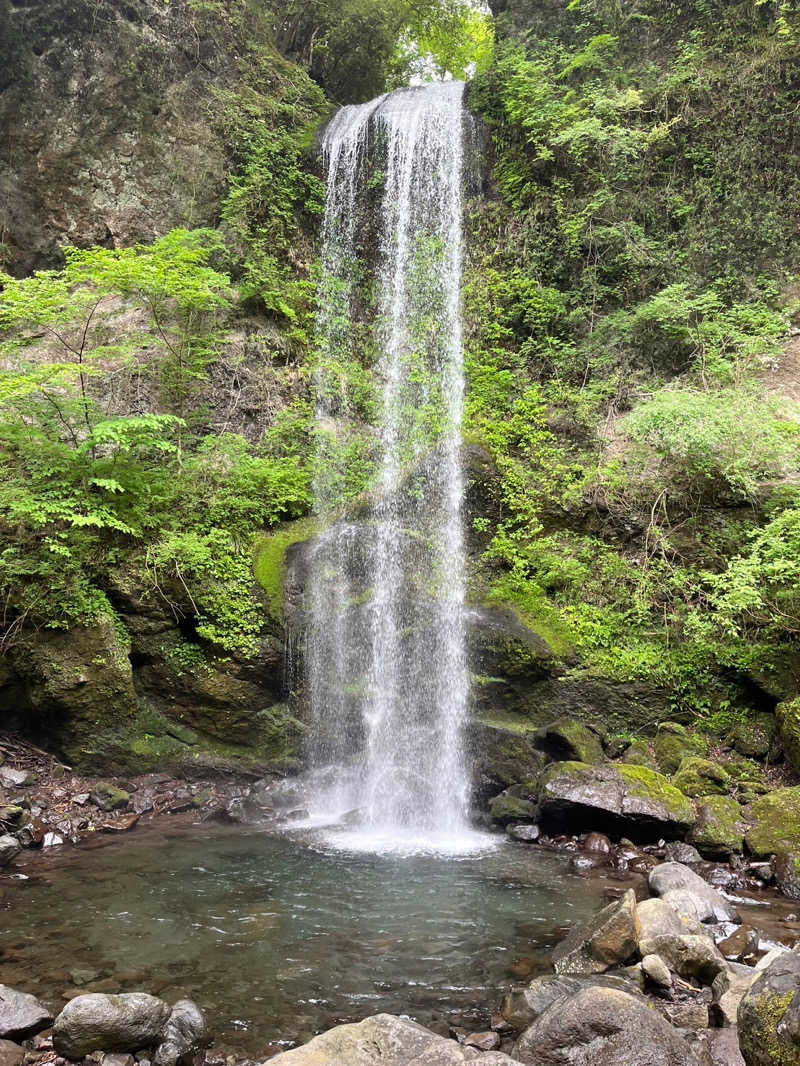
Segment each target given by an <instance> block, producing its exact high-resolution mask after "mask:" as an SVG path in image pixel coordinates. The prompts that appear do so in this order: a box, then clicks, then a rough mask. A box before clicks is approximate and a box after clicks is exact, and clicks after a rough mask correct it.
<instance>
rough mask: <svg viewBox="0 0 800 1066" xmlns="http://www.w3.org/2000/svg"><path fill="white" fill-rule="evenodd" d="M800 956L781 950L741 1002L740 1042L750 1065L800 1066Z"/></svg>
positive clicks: (793, 952) (757, 977)
mask: <svg viewBox="0 0 800 1066" xmlns="http://www.w3.org/2000/svg"><path fill="white" fill-rule="evenodd" d="M798 992H800V955H798V954H797V952H795V951H783V952H780V954H778V955H777V956H776V957H775V958H774V959H773V960H772V962H770V963H769V965H768V966H766V967H765V968H764V969H763V970H761V971H760V973H758V975H757V976H756V979H755V980H754V981H753V983H752V984H751V985H750V987H749V988H748V990H747V992H746V993H745V995H744V996H743V997H742V1000H741V1002H740V1003H739V1010H738V1023H739V1045H740V1047H741V1050H742V1055H743V1057H744V1061H745V1062H746V1063H747V1066H800V996H798Z"/></svg>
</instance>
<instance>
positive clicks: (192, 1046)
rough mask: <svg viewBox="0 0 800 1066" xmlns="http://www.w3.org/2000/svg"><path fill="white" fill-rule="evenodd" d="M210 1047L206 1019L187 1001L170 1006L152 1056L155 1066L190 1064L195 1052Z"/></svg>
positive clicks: (180, 1001)
mask: <svg viewBox="0 0 800 1066" xmlns="http://www.w3.org/2000/svg"><path fill="white" fill-rule="evenodd" d="M208 1044H209V1033H208V1024H207V1023H206V1016H205V1014H203V1012H202V1011H201V1010H200V1008H199V1007H198V1006H197V1004H196V1003H193V1002H192V1000H190V999H179V1000H178V1002H177V1003H176V1004H175V1005H174V1006H173V1008H172V1013H171V1014H170V1016H169V1018H168V1019H167V1024H166V1025H165V1026H164V1031H163V1033H162V1036H161V1043H160V1044H159V1045H158V1047H157V1048H156V1053H155V1055H154V1056H153V1062H154V1063H155V1066H178V1064H181V1066H183V1064H186V1063H189V1062H191V1059H192V1056H193V1054H194V1052H196V1051H199V1050H200V1049H201V1048H204V1047H206V1046H207V1045H208Z"/></svg>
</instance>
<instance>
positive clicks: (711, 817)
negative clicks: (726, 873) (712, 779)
mask: <svg viewBox="0 0 800 1066" xmlns="http://www.w3.org/2000/svg"><path fill="white" fill-rule="evenodd" d="M676 780H677V778H676ZM695 810H696V811H697V821H696V822H695V824H694V825H693V826H692V829H691V831H690V833H689V836H688V838H687V839H688V840H690V841H691V842H692V843H693V844H696V845H697V847H698V848H699V849H700V851H701V852H702V853H703V854H704V855H706V856H707V857H708V858H710V859H724V858H726V857H727V856H728V855H730V854H731V853H732V852H734V853H737V854H739V853H741V851H742V848H743V846H744V834H745V832H746V830H747V825H746V824H745V823H744V822H743V821H742V809H741V807H740V806H739V804H738V803H737V802H736V800H735V799H733V797H732V796H715V795H711V796H701V797H700V798H699V799H698V800H697V802H696V804H695Z"/></svg>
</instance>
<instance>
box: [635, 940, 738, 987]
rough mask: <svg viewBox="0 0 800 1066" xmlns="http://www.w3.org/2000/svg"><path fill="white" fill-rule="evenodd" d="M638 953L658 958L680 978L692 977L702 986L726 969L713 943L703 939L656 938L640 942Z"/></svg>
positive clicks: (708, 983) (709, 982) (723, 960)
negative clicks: (700, 982) (657, 956)
mask: <svg viewBox="0 0 800 1066" xmlns="http://www.w3.org/2000/svg"><path fill="white" fill-rule="evenodd" d="M639 950H640V951H641V953H642V955H659V956H660V957H661V958H662V959H663V960H664V962H665V963H666V964H667V966H669V968H670V970H672V972H673V973H676V974H678V975H679V976H680V977H696V978H697V980H698V981H702V983H703V984H706V985H710V984H711V983H712V981H713V980H714V978H715V977H716V976H717V974H718V973H722V972H723V971H724V970H725V969H726V966H727V964H726V962H725V959H724V958H723V957H722V955H721V954H720V952H719V951H718V950H717V948H716V946H715V944H714V943H713V941H712V940H710V939H709V938H708V937H705V936H692V935H684V936H674V935H670V934H667V935H664V936H657V937H653V939H652V940H641V941H640V942H639Z"/></svg>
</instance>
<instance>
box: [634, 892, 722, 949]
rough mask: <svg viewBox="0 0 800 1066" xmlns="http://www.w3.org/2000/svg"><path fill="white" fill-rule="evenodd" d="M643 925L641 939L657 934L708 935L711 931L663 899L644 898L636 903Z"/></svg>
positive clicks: (648, 938)
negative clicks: (679, 912)
mask: <svg viewBox="0 0 800 1066" xmlns="http://www.w3.org/2000/svg"><path fill="white" fill-rule="evenodd" d="M636 913H637V915H638V918H639V924H640V926H641V930H642V931H641V933H640V936H639V940H640V942H641V941H645V940H652V939H653V938H654V937H657V936H665V935H673V936H686V935H703V934H705V935H707V936H709V935H710V933H709V932H708V931H707V929H706V927H705V926H703V925H701V923H700V922H698V921H697V919H696V918H687V917H685V916H683V915H681V914H678V912H677V911H676V910H675V908H674V907H673V906H671V905H670V904H669V903H666V902H665V901H664V900H663V899H644V900H642V902H641V903H638V904H637V905H636Z"/></svg>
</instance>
